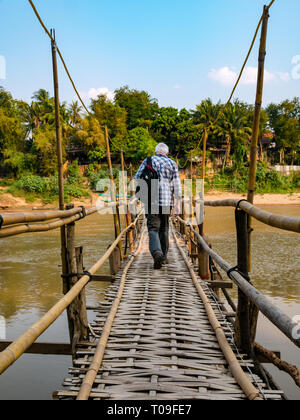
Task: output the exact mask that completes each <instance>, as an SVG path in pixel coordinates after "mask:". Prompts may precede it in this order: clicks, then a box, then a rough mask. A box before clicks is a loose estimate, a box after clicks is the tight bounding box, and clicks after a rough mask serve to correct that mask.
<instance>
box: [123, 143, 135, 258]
mask: <svg viewBox="0 0 300 420" xmlns="http://www.w3.org/2000/svg"><path fill="white" fill-rule="evenodd" d="M121 169H122V173H123V184H122V187H123V201H124V203H125V205H126V215H125V221H126V227H127V226H128V225H130V224H131V221H132V218H131V213H130V210H129V206H128V205H127V187H126V179H125V159H124V152H123V150H121ZM128 240H129V248H130V252H133V234H132V231H129V232H128Z"/></svg>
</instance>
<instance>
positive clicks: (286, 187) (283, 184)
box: [207, 164, 300, 194]
mask: <svg viewBox="0 0 300 420" xmlns="http://www.w3.org/2000/svg"><path fill="white" fill-rule="evenodd" d="M207 187H208V189H216V190H221V191H230V192H235V193H243V194H245V193H247V191H248V171H246V170H245V171H242V173H239V174H237V173H234V172H232V171H226V172H224V173H222V174H217V175H215V176H214V178H213V179H212V180H208V182H207ZM299 187H300V174H294V175H293V176H282V175H280V173H279V172H277V171H274V170H272V169H269V168H268V167H267V165H265V164H260V165H258V167H257V176H256V192H257V193H259V194H268V193H277V194H285V193H292V192H294V191H295V189H297V188H299Z"/></svg>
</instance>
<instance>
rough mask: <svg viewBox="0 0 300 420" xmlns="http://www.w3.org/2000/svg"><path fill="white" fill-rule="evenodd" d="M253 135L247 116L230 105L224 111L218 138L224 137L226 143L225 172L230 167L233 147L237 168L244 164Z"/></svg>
mask: <svg viewBox="0 0 300 420" xmlns="http://www.w3.org/2000/svg"><path fill="white" fill-rule="evenodd" d="M251 133H252V129H251V128H250V127H249V126H248V123H247V115H246V114H245V113H242V112H240V110H238V108H237V107H236V106H234V105H232V104H230V105H229V106H228V107H227V108H226V110H225V111H224V115H223V118H222V120H221V122H220V125H219V127H218V137H222V138H223V139H225V141H226V154H225V158H224V163H223V171H224V169H225V168H226V166H227V165H228V162H229V159H230V155H231V152H232V147H234V155H235V160H236V162H235V163H236V166H237V167H238V166H239V165H240V164H241V163H242V161H243V158H244V156H245V153H246V151H247V146H248V144H249V141H250V136H251Z"/></svg>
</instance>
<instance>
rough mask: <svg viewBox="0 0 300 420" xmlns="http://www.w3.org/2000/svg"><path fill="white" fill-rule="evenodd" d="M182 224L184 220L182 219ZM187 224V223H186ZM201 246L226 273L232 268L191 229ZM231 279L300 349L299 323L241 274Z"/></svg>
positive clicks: (235, 274)
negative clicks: (296, 332)
mask: <svg viewBox="0 0 300 420" xmlns="http://www.w3.org/2000/svg"><path fill="white" fill-rule="evenodd" d="M180 220H181V221H182V222H184V220H182V219H180ZM184 223H185V222H184ZM191 229H192V230H193V231H194V233H195V237H196V238H197V241H198V243H199V245H200V246H202V247H203V248H204V249H205V251H206V252H207V253H208V254H209V255H210V256H211V258H212V259H213V260H214V261H215V262H216V263H217V264H218V265H219V266H220V267H221V268H222V269H223V270H224V271H225V272H226V273H228V272H229V270H230V269H231V268H232V267H231V266H230V264H228V262H226V261H225V260H224V259H223V258H222V257H220V255H218V254H217V253H216V252H214V251H213V250H212V249H211V248H210V247H209V246H208V245H207V243H206V242H205V241H204V239H203V238H202V237H201V235H199V233H198V232H196V231H195V230H194V229H193V228H191ZM230 278H231V279H232V280H233V281H234V282H235V284H236V285H237V286H238V287H239V288H240V289H241V290H242V291H243V292H244V293H245V295H246V296H248V298H249V299H250V301H251V302H253V303H254V304H255V305H256V306H257V307H258V309H259V310H260V312H262V314H264V315H265V316H266V318H268V319H269V321H271V322H272V324H274V325H275V326H276V327H277V328H278V329H279V330H280V331H281V332H282V333H283V334H285V336H286V337H288V338H289V339H290V340H291V341H292V342H293V343H294V344H295V345H296V346H297V347H300V338H297V337H296V338H295V337H294V335H293V331H295V328H297V323H296V322H294V321H292V320H291V318H290V317H288V316H287V315H285V314H284V313H283V312H282V311H281V310H280V309H278V308H276V306H275V305H273V304H272V302H270V300H269V299H268V298H266V297H265V296H264V295H263V294H262V293H260V292H259V291H258V290H257V289H256V288H255V287H254V286H252V285H251V284H250V283H249V282H248V281H247V280H246V279H245V278H244V277H243V276H242V275H241V274H240V273H238V272H237V271H233V272H232V273H231V275H230Z"/></svg>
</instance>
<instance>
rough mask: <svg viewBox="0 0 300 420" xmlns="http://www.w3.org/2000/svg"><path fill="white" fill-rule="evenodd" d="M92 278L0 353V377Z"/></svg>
mask: <svg viewBox="0 0 300 420" xmlns="http://www.w3.org/2000/svg"><path fill="white" fill-rule="evenodd" d="M139 217H140V214H139V215H138V217H137V218H136V219H135V222H134V223H132V225H130V226H128V228H127V229H124V230H123V231H122V232H121V233H120V235H119V236H118V238H117V239H116V240H115V242H114V243H113V244H112V245H111V247H110V248H109V249H108V250H107V251H106V253H105V254H104V255H103V256H102V257H101V258H100V260H99V261H98V262H97V263H96V264H95V265H94V266H93V267H92V268H90V270H89V274H91V275H94V274H95V273H97V271H99V270H100V268H101V267H103V265H104V264H105V263H106V261H107V260H108V259H109V257H110V255H111V254H112V253H113V251H114V250H115V248H116V247H117V246H118V244H119V243H120V241H121V240H122V238H123V237H124V235H125V234H126V233H127V231H128V230H129V229H133V228H134V227H135V226H136V224H137V222H138V219H139ZM89 281H90V276H89V275H84V276H83V277H81V279H80V280H79V281H78V282H77V283H76V284H75V285H74V286H73V287H72V289H71V290H70V291H69V292H68V293H67V294H66V295H65V296H64V297H63V298H62V299H60V300H59V302H58V303H57V304H56V305H54V306H53V307H52V308H51V309H50V311H48V312H47V314H45V315H44V316H43V317H42V318H41V319H40V320H39V321H38V322H36V323H35V324H34V325H33V326H32V327H31V328H29V329H28V330H27V331H26V332H25V333H24V334H22V335H21V336H20V337H19V338H18V339H17V340H15V341H14V342H13V343H12V344H11V345H10V346H9V347H7V349H5V350H4V351H3V352H1V353H0V375H2V373H3V372H5V371H6V370H7V369H8V368H9V366H11V365H12V364H13V363H15V362H16V361H17V360H18V359H19V358H20V357H21V356H22V354H24V353H25V352H26V350H28V348H29V347H30V346H31V345H32V344H33V343H34V342H35V341H36V340H37V339H38V338H39V337H40V336H41V335H42V334H43V333H44V332H45V331H46V330H47V329H48V328H49V327H50V326H51V325H52V324H53V323H54V322H55V321H56V320H57V319H58V318H59V317H60V315H61V314H62V313H63V312H64V311H65V310H66V309H67V307H68V306H69V305H70V304H71V303H72V302H73V301H74V299H75V298H76V297H77V296H78V295H79V294H80V293H81V292H82V290H83V289H84V288H85V286H86V285H87V284H88V283H89Z"/></svg>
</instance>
